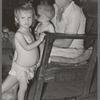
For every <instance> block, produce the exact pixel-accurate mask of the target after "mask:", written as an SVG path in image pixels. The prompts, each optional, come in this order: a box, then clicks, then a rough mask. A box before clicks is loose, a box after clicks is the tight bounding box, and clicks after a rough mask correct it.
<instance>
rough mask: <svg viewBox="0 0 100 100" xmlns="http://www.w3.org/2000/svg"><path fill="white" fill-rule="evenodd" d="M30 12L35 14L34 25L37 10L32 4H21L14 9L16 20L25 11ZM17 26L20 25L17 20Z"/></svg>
mask: <svg viewBox="0 0 100 100" xmlns="http://www.w3.org/2000/svg"><path fill="white" fill-rule="evenodd" d="M29 10H30V11H32V14H33V24H34V22H35V16H36V15H35V10H34V8H33V6H32V4H31V3H26V2H21V3H20V4H18V5H17V6H16V8H15V9H14V16H15V18H18V13H21V12H23V11H29ZM15 25H16V26H17V27H19V23H18V22H16V20H15ZM32 26H33V25H32Z"/></svg>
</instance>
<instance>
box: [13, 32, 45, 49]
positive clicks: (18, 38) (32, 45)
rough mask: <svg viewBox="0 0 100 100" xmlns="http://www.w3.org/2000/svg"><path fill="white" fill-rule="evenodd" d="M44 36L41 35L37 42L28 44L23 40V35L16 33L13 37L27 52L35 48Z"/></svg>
mask: <svg viewBox="0 0 100 100" xmlns="http://www.w3.org/2000/svg"><path fill="white" fill-rule="evenodd" d="M44 36H45V34H41V35H40V37H39V39H38V40H36V41H34V42H32V43H30V44H29V43H27V41H26V40H25V38H24V36H23V34H21V33H18V32H17V33H16V35H15V41H18V42H19V43H20V45H21V46H22V47H23V48H24V49H25V50H27V51H29V50H32V49H34V48H36V47H37V46H38V45H39V44H40V43H41V42H42V41H43V39H44Z"/></svg>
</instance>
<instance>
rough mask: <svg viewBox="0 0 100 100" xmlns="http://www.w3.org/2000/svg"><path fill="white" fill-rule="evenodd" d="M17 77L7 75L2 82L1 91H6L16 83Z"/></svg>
mask: <svg viewBox="0 0 100 100" xmlns="http://www.w3.org/2000/svg"><path fill="white" fill-rule="evenodd" d="M17 82H18V81H17V78H16V77H15V76H12V75H8V76H7V78H6V79H5V80H4V82H3V83H2V93H4V92H6V91H7V90H9V89H10V88H12V87H13V86H14V85H15V84H16V83H17Z"/></svg>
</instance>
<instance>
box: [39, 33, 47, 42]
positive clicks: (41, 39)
mask: <svg viewBox="0 0 100 100" xmlns="http://www.w3.org/2000/svg"><path fill="white" fill-rule="evenodd" d="M45 35H46V34H45V33H42V34H40V38H39V40H40V41H43V39H44V36H45Z"/></svg>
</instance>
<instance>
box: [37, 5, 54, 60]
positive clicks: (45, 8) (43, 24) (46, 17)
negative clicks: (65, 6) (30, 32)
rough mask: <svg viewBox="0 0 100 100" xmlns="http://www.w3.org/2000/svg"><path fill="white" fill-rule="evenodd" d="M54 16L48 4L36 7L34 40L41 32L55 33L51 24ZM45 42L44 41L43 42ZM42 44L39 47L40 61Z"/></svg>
mask: <svg viewBox="0 0 100 100" xmlns="http://www.w3.org/2000/svg"><path fill="white" fill-rule="evenodd" d="M54 15H55V9H54V7H53V6H52V5H49V4H46V3H44V4H40V5H38V6H37V18H36V19H37V21H38V22H39V23H38V24H37V26H36V28H35V35H36V39H38V38H39V37H40V34H42V33H43V32H45V31H47V32H51V33H55V28H54V25H53V24H52V23H51V20H52V18H53V17H54ZM44 42H45V41H44ZM44 42H42V44H41V45H40V46H39V47H40V55H41V56H40V60H41V57H42V53H43V49H44Z"/></svg>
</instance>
